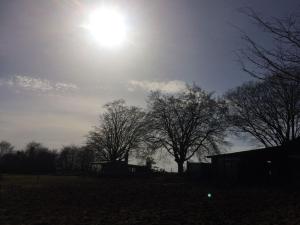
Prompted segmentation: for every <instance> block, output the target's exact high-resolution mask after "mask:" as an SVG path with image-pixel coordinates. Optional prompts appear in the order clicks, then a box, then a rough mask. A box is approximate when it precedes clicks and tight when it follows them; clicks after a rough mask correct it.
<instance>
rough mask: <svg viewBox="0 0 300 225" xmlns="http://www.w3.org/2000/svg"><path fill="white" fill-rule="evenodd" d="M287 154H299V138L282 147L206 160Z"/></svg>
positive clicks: (220, 155) (217, 156) (242, 152)
mask: <svg viewBox="0 0 300 225" xmlns="http://www.w3.org/2000/svg"><path fill="white" fill-rule="evenodd" d="M289 153H293V154H295V153H296V154H300V138H297V139H295V140H293V141H290V142H288V143H287V144H285V145H283V146H275V147H267V148H259V149H252V150H246V151H241V152H232V153H225V154H218V155H210V156H207V158H220V157H231V156H237V157H241V156H254V155H257V156H259V155H264V156H267V155H281V154H289Z"/></svg>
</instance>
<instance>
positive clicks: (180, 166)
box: [177, 161, 184, 175]
mask: <svg viewBox="0 0 300 225" xmlns="http://www.w3.org/2000/svg"><path fill="white" fill-rule="evenodd" d="M183 163H184V162H180V161H178V162H177V166H178V174H180V175H182V174H183Z"/></svg>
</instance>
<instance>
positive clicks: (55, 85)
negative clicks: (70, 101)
mask: <svg viewBox="0 0 300 225" xmlns="http://www.w3.org/2000/svg"><path fill="white" fill-rule="evenodd" d="M0 85H6V86H9V87H12V88H16V89H18V90H20V89H21V90H27V91H36V92H44V93H47V92H67V91H73V90H76V89H78V87H77V85H76V84H72V83H62V82H52V81H50V80H47V79H41V78H35V77H32V76H24V75H15V76H14V77H12V78H11V79H8V80H0Z"/></svg>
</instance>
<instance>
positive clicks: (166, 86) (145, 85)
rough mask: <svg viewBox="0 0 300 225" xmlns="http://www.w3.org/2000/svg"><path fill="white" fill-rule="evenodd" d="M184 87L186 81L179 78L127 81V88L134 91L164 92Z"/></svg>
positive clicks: (179, 89)
mask: <svg viewBox="0 0 300 225" xmlns="http://www.w3.org/2000/svg"><path fill="white" fill-rule="evenodd" d="M185 88H186V83H185V82H183V81H180V80H172V81H148V80H142V81H138V80H131V81H129V85H128V90H129V91H135V90H137V89H142V90H145V91H161V92H164V93H176V92H179V91H182V90H184V89H185Z"/></svg>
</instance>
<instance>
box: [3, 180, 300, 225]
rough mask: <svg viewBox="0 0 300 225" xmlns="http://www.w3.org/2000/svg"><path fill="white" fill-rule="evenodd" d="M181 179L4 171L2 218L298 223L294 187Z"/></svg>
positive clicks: (299, 196) (16, 223) (84, 224)
mask: <svg viewBox="0 0 300 225" xmlns="http://www.w3.org/2000/svg"><path fill="white" fill-rule="evenodd" d="M183 181H184V180H182V179H178V180H177V179H171V180H170V179H165V178H151V179H137V178H131V179H117V178H115V179H108V178H106V179H104V178H102V179H97V178H85V177H75V176H74V177H72V176H68V177H67V176H40V177H37V176H5V175H4V176H3V179H2V180H1V181H0V224H1V225H9V224H10V225H12V224H13V225H22V224H24V225H28V224H32V225H33V224H34V225H38V224H39V225H42V224H44V225H46V224H49V225H54V224H65V225H77V224H78V225H96V224H98V225H100V224H101V225H103V224H104V225H105V224H111V225H115V224H128V225H133V224H141V225H142V224H143V225H147V224H157V225H164V224H171V225H177V224H178V225H179V224H180V225H184V224H205V225H209V224H222V225H227V224H239V225H246V224H249V225H250V224H251V225H255V224H269V225H271V224H280V225H282V224H289V225H292V224H300V192H299V191H297V189H296V188H285V189H279V188H246V187H244V188H241V187H240V188H226V189H225V188H216V187H214V188H209V187H207V186H202V185H201V184H199V183H191V182H183ZM208 193H211V194H212V197H211V198H208Z"/></svg>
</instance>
